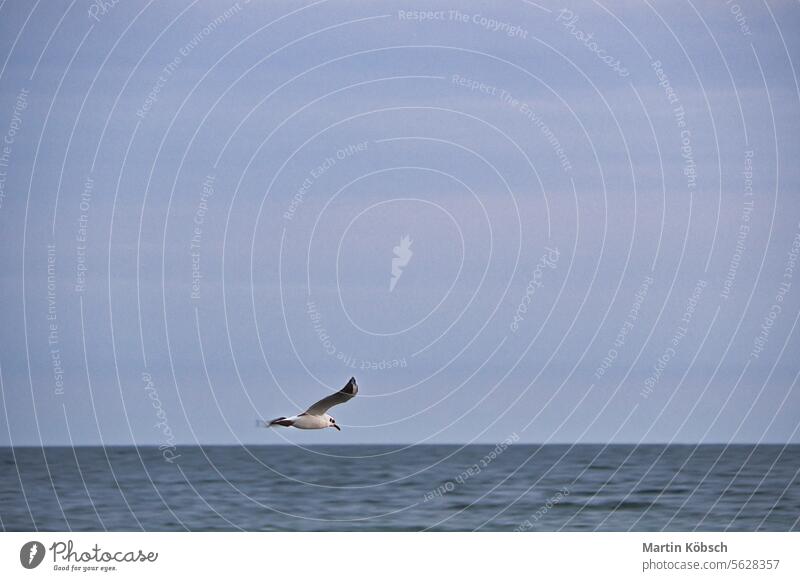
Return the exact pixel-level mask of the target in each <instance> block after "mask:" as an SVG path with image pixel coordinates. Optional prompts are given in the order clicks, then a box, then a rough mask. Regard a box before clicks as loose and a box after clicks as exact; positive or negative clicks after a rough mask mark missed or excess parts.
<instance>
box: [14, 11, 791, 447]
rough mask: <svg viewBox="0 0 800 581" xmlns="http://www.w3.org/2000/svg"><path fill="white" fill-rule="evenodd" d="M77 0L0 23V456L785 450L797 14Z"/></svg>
mask: <svg viewBox="0 0 800 581" xmlns="http://www.w3.org/2000/svg"><path fill="white" fill-rule="evenodd" d="M460 4H462V3H460ZM98 6H99V5H98V4H93V3H90V2H81V1H76V2H72V3H68V2H56V3H46V4H44V3H42V4H36V5H35V6H34V5H31V4H30V3H25V2H16V1H9V2H6V3H5V4H3V6H2V8H1V9H0V63H4V64H3V68H2V69H0V79H1V81H0V133H2V135H3V136H4V138H6V139H7V140H6V142H5V145H6V147H7V149H6V150H4V151H5V157H4V158H3V159H5V160H6V161H5V162H4V165H2V166H0V171H2V172H3V174H2V176H0V177H2V178H3V181H2V186H3V190H2V193H3V197H2V198H0V200H1V201H2V204H1V205H0V232H2V234H1V235H2V246H1V247H0V257H1V259H2V271H1V273H2V274H1V276H0V285H2V288H1V289H0V291H1V292H2V296H3V300H2V303H0V312H1V313H2V321H3V327H2V332H1V333H0V367H1V369H2V374H1V376H2V406H3V410H4V413H3V414H2V415H0V424H2V426H0V443H1V444H9V443H13V444H19V445H39V444H50V445H59V444H60V445H69V444H70V443H75V444H98V443H106V444H128V443H134V442H135V443H138V444H162V445H163V444H165V442H167V440H169V441H170V442H175V443H178V444H189V443H195V442H199V443H237V442H245V443H283V442H287V441H288V442H300V443H331V442H333V441H335V442H337V443H383V442H420V443H422V442H430V443H436V442H497V441H500V440H503V439H505V438H506V437H508V436H509V435H510V434H512V433H516V434H518V435H519V436H520V439H521V441H525V442H574V441H590V442H606V441H618V442H669V441H676V442H734V441H735V442H757V441H769V442H785V441H800V438H798V434H797V427H798V419H800V416H799V415H798V411H799V410H800V407H799V406H800V395H798V390H797V385H796V379H797V374H798V372H799V371H800V365H799V364H798V361H797V357H796V355H795V354H796V353H797V352H798V351H797V350H798V338H797V333H796V322H797V317H798V313H800V311H799V310H798V305H800V302H799V301H800V299H799V298H798V297H799V296H800V288H798V285H800V281H798V280H797V278H798V277H799V276H800V271H798V266H797V265H796V264H795V263H794V262H793V261H794V258H793V257H795V254H796V253H794V252H793V249H794V250H796V249H797V245H798V243H800V238H798V235H799V234H800V204H799V203H798V197H797V193H798V183H800V180H799V179H798V168H797V164H796V162H795V160H796V159H797V158H798V154H800V151H798V140H797V138H796V136H797V135H798V130H799V129H800V127H798V125H800V117H798V115H797V111H798V99H800V90H798V84H797V77H796V71H795V70H794V68H793V66H792V65H793V63H796V62H797V58H798V41H797V34H796V31H797V29H798V11H797V9H796V6H795V5H793V4H792V3H789V2H769V3H766V4H764V3H758V2H740V3H738V4H733V3H729V4H725V3H717V2H695V3H688V2H687V3H677V4H676V3H672V2H657V3H650V4H645V3H638V2H618V3H613V4H610V5H607V6H604V5H600V4H596V3H590V2H578V3H573V4H546V3H539V4H532V3H526V2H513V3H507V5H503V6H502V7H499V6H497V5H496V4H495V3H489V2H475V3H466V4H462V5H461V6H460V7H459V8H458V14H456V13H455V12H452V11H451V10H453V8H452V6H450V5H448V4H444V3H413V2H400V3H398V2H381V3H355V2H316V3H289V2H272V3H269V5H268V6H262V5H260V4H256V3H246V2H244V1H240V2H239V3H238V4H237V3H235V2H204V3H202V4H201V3H186V2H171V3H165V4H155V3H151V4H147V3H144V2H120V3H118V4H115V5H113V6H112V5H110V4H109V5H107V6H106V7H105V8H103V9H100V8H99V7H98ZM734 6H735V8H734ZM415 11H416V12H417V15H416V16H414V13H415ZM419 11H423V12H424V13H425V20H424V21H420V20H419V14H418V12H419ZM415 18H416V19H415ZM609 62H611V63H618V65H616V68H615V66H611V65H609V64H607V63H609ZM620 71H624V74H620ZM404 236H408V237H410V239H412V241H413V242H412V245H411V250H412V252H413V254H412V256H411V257H410V259H409V260H408V261H407V264H406V265H405V266H404V267H402V268H401V275H400V277H399V278H398V280H397V282H396V283H395V286H394V288H393V290H390V280H391V277H392V259H393V257H394V256H395V255H394V253H393V249H394V247H395V246H397V245H398V244H399V243H400V240H401V239H402V238H403V237H404ZM84 238H85V240H83V239H84ZM793 245H794V246H793ZM48 260H50V265H49V264H48ZM48 265H49V266H50V271H49V272H48ZM84 267H85V270H84ZM48 274H49V275H50V280H49V281H48ZM83 276H85V281H84V280H83V278H82V277H83ZM81 285H82V286H81ZM51 326H52V327H51ZM604 361H605V363H604ZM351 375H355V376H356V377H357V379H358V381H359V384H360V387H361V392H360V395H359V397H358V398H357V399H356V400H354V401H353V402H351V403H349V404H348V405H347V406H344V407H342V408H337V409H335V410H334V413H333V415H334V416H335V417H336V418H337V421H338V422H339V423H340V424H341V425H342V426H343V427H344V429H343V431H342V432H341V433H338V432H337V433H334V432H333V431H323V432H312V433H303V432H299V431H267V430H256V429H255V428H254V422H253V420H254V418H256V417H265V418H270V417H275V416H279V415H287V414H290V413H294V412H296V411H301V410H302V409H304V408H305V407H306V406H307V405H308V404H310V403H312V402H314V401H316V400H317V399H319V398H321V397H323V396H324V395H325V394H326V393H328V392H329V391H330V390H333V389H338V388H340V387H341V386H342V385H344V383H345V382H346V381H347V379H348V378H349V377H350V376H351ZM148 378H149V379H148Z"/></svg>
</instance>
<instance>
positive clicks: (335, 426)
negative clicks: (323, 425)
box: [333, 424, 342, 432]
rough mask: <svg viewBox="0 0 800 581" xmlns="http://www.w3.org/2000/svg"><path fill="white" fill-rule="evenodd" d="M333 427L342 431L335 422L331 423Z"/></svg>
mask: <svg viewBox="0 0 800 581" xmlns="http://www.w3.org/2000/svg"><path fill="white" fill-rule="evenodd" d="M333 427H334V428H336V429H337V430H339V431H340V432H341V431H342V428H340V427H339V426H337V425H336V424H333Z"/></svg>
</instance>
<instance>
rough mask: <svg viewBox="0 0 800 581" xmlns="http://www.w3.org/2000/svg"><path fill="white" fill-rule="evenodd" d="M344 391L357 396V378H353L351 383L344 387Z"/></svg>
mask: <svg viewBox="0 0 800 581" xmlns="http://www.w3.org/2000/svg"><path fill="white" fill-rule="evenodd" d="M342 391H343V392H345V393H347V394H350V395H355V394H356V393H358V384H357V383H356V378H355V377H351V378H350V381H348V382H347V385H345V386H344V388H343V389H342Z"/></svg>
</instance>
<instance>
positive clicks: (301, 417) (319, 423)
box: [262, 377, 358, 432]
mask: <svg viewBox="0 0 800 581" xmlns="http://www.w3.org/2000/svg"><path fill="white" fill-rule="evenodd" d="M357 393H358V384H357V383H356V378H355V377H351V378H350V381H348V382H347V385H345V386H344V387H343V388H342V389H340V390H339V391H337V392H336V393H332V394H331V395H329V396H328V397H324V398H322V399H321V400H319V401H318V402H317V403H315V404H314V405H312V406H311V407H310V408H308V409H307V410H306V411H304V412H303V413H302V414H298V415H296V416H291V417H289V418H286V417H283V416H281V417H280V418H275V419H274V420H271V421H270V422H262V424H263V426H264V427H265V428H270V427H272V426H286V427H295V428H299V429H301V430H321V429H322V428H336V429H337V430H339V431H340V432H341V431H342V428H340V427H339V426H338V425H337V424H336V420H334V419H333V418H332V417H331V416H329V415H328V414H327V411H328V410H329V409H331V408H332V407H333V406H335V405H339V404H340V403H345V402H348V401H350V400H351V399H353V398H354V397H355V396H356V394H357Z"/></svg>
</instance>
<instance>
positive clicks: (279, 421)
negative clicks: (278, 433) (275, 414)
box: [266, 416, 294, 428]
mask: <svg viewBox="0 0 800 581" xmlns="http://www.w3.org/2000/svg"><path fill="white" fill-rule="evenodd" d="M293 425H294V420H290V419H287V418H285V417H283V416H281V417H279V418H275V419H274V420H270V422H269V424H266V426H267V427H272V426H286V427H287V428H288V427H290V426H293Z"/></svg>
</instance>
